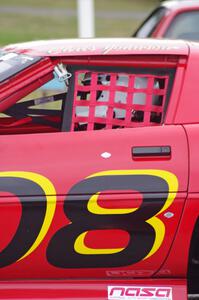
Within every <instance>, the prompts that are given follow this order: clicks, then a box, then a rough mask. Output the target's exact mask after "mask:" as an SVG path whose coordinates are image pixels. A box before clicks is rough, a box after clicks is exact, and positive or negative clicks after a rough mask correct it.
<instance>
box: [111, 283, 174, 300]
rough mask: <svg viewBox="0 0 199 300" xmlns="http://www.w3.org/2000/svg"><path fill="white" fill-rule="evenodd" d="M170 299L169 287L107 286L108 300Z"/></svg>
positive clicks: (170, 290)
mask: <svg viewBox="0 0 199 300" xmlns="http://www.w3.org/2000/svg"><path fill="white" fill-rule="evenodd" d="M159 299H162V300H172V299H173V298H172V288H171V287H149V286H108V300H159Z"/></svg>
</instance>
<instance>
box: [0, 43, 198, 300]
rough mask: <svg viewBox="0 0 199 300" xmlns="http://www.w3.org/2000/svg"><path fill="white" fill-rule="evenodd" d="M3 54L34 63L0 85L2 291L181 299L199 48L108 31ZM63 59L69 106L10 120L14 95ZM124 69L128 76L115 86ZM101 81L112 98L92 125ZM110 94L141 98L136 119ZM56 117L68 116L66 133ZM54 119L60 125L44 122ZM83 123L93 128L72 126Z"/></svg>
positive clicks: (190, 223)
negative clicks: (108, 35)
mask: <svg viewBox="0 0 199 300" xmlns="http://www.w3.org/2000/svg"><path fill="white" fill-rule="evenodd" d="M3 51H5V52H6V53H7V54H10V53H11V55H13V54H12V53H15V54H16V53H19V54H22V55H25V57H26V55H27V56H28V57H31V59H33V58H35V57H36V58H38V57H39V60H38V61H36V62H35V63H34V64H32V65H30V66H28V67H27V68H25V69H23V70H22V71H19V72H17V73H16V74H13V75H12V76H10V77H9V78H7V79H6V80H2V82H1V83H0V91H1V92H0V111H1V112H3V113H4V114H7V118H5V117H2V116H0V134H1V155H0V161H1V164H0V199H1V201H0V211H1V219H0V225H1V226H0V234H1V239H0V299H8V298H9V299H21V298H25V299H29V298H31V299H44V298H52V299H60V298H63V297H64V298H66V299H67V298H68V299H107V298H108V299H146V297H148V298H147V299H162V298H163V297H165V298H164V299H167V300H172V299H174V300H176V299H177V300H178V299H186V297H187V280H189V276H188V275H187V274H189V273H190V274H192V273H193V274H194V276H195V275H198V273H197V272H198V271H196V270H197V267H195V265H194V268H196V270H195V269H194V271H193V268H192V267H190V265H191V263H192V260H194V259H195V260H196V258H197V255H195V253H196V254H197V253H198V252H197V251H198V248H197V243H194V242H193V241H194V240H195V235H196V236H197V226H196V224H197V220H198V216H199V208H198V207H199V206H198V193H199V190H198V182H197V178H198V169H199V166H198V159H197V156H198V142H197V140H198V130H199V129H198V123H199V116H198V111H197V109H196V108H197V106H198V100H197V97H196V95H197V94H198V92H199V91H198V83H197V81H198V80H197V76H195V74H197V73H198V61H199V47H198V46H197V45H196V44H191V43H188V42H187V43H186V42H182V41H178V42H177V41H158V40H135V39H124V40H123V39H113V40H110V39H109V40H108V41H106V40H94V41H92V40H83V41H74V40H71V41H70V40H69V41H50V42H49V43H48V42H38V43H36V42H34V43H27V44H19V45H10V46H8V47H6V48H5V49H3ZM6 59H7V58H6ZM6 59H5V61H6ZM23 59H24V58H23ZM8 60H9V59H8ZM60 63H63V64H65V65H66V66H70V69H69V70H70V72H71V74H72V75H71V76H72V77H74V81H72V83H73V86H72V89H71V90H70V86H69V88H68V90H67V94H69V96H70V97H69V98H67V101H66V104H65V105H66V108H65V106H62V107H63V108H62V109H64V110H65V109H66V113H67V112H68V111H69V112H71V114H69V113H68V115H65V113H64V115H63V116H62V118H60V116H56V117H55V116H54V115H52V114H51V115H50V116H47V117H46V116H44V118H43V119H42V121H43V122H41V123H40V122H38V123H37V122H35V123H34V122H32V120H34V115H35V112H34V111H33V112H32V111H31V110H30V113H29V114H28V113H26V114H25V112H24V111H23V109H24V106H23V105H24V104H23V102H22V104H20V105H21V106H19V107H21V108H23V109H21V113H22V118H19V117H20V115H19V111H18V107H17V104H15V103H16V102H17V103H18V100H20V99H21V98H23V97H25V96H26V95H27V94H29V93H31V92H33V91H35V90H36V89H37V88H39V87H40V86H42V84H44V83H46V82H48V81H49V80H50V79H51V78H53V72H55V71H56V68H55V67H56V66H58V65H59V64H60ZM85 70H86V71H85ZM93 70H94V71H93ZM132 70H134V71H132ZM81 72H82V73H81ZM92 72H93V75H92ZM97 72H98V73H97ZM104 72H107V73H108V74H109V76H110V78H111V79H110V80H109V81H110V82H108V83H106V85H105V86H102V84H101V82H100V83H99V82H98V81H97V80H99V77H97V76H99V75H100V76H101V75H106V74H105V73H104ZM131 72H135V74H134V73H132V74H133V75H132V74H131ZM79 73H80V75H81V74H86V75H89V76H90V81H91V84H90V85H91V87H92V89H91V94H90V100H89V99H87V98H86V100H87V102H85V98H84V97H85V94H84V93H85V92H88V86H89V87H90V85H83V84H82V85H81V80H80V79H81V78H80V79H79V77H78V76H79ZM115 73H116V74H117V76H116V75H115ZM96 74H97V75H96ZM129 74H130V75H129ZM75 76H76V77H75ZM122 76H126V77H128V76H129V77H128V80H129V82H130V83H129V85H128V86H127V85H125V84H124V82H123V85H121V86H119V88H118V85H119V84H117V80H118V78H120V77H122ZM137 77H138V78H141V79H139V80H140V82H141V83H142V86H141V87H140V86H139V85H137V86H136V85H135V81H136V78H137ZM96 78H97V80H96ZM122 78H123V77H122ZM0 79H1V73H0ZM95 80H96V81H95ZM146 82H147V84H146ZM132 83H133V84H134V85H133V87H132V85H130V84H132ZM114 89H115V90H114ZM98 90H100V91H101V92H102V93H101V94H100V95H103V96H104V95H106V93H105V92H107V91H109V94H110V95H111V96H110V99H109V101H110V106H111V105H112V106H111V108H110V110H108V112H107V116H106V117H107V119H105V120H106V122H107V124H106V126H107V127H106V128H104V129H107V130H95V125H96V124H92V122H94V123H98V122H99V123H100V122H102V123H100V125H101V124H103V125H104V123H103V122H105V121H104V119H103V118H102V116H101V115H100V116H96V110H95V111H94V108H95V109H96V107H101V106H102V107H103V106H105V104H104V103H103V105H102V104H100V103H99V101H98V102H97V100H96V102H94V101H93V95H95V96H96V97H97V92H98ZM81 92H83V93H82V94H81ZM119 92H123V93H124V92H125V93H127V94H128V97H129V98H128V99H130V96H132V95H134V94H141V95H142V96H143V94H144V95H145V105H143V103H141V104H140V103H139V102H138V101H137V102H138V103H133V105H134V107H135V108H137V110H141V109H142V107H145V106H146V110H144V112H143V113H144V117H143V119H142V121H140V120H139V121H136V122H135V123H133V121H132V120H134V118H135V115H136V109H135V110H132V108H131V106H132V103H131V102H132V100H131V101H130V100H126V103H124V102H123V103H121V102H120V103H119V104H118V103H115V102H116V100H114V99H113V95H115V94H117V93H119ZM103 93H104V94H103ZM165 93H166V94H165ZM79 94H80V96H79ZM129 95H130V96H129ZM78 97H79V98H78ZM81 97H82V98H83V99H81ZM111 97H112V98H111ZM120 97H122V96H121V94H120ZM73 98H74V99H73ZM42 99H43V98H42ZM133 99H134V98H133ZM137 99H138V98H137ZM139 99H140V98H139ZM154 99H155V100H156V101H157V99H158V101H159V102H158V104H157V105H155V100H154ZM82 100H83V101H82ZM31 101H33V102H31V103H32V104H31V105H33V104H35V103H36V102H37V101H38V99H36V100H35V99H34V100H31ZM68 101H73V102H72V104H71V106H70V105H68ZM89 101H90V102H89ZM92 101H93V102H92ZM111 101H112V102H111ZM114 101H115V102H114ZM133 101H134V100H133ZM150 101H152V103H151V104H150V103H149V102H150ZM82 102H83V103H82ZM127 102H128V103H127ZM135 102H136V101H135ZM80 103H82V104H80ZM88 103H89V104H88ZM67 105H68V106H67ZM81 105H82V107H86V106H88V105H90V107H89V109H90V110H89V112H88V111H87V112H86V113H87V114H88V116H87V115H86V114H85V111H84V115H80V116H78V109H77V107H78V106H81ZM106 105H108V104H106ZM114 105H116V108H115V107H114ZM136 105H137V106H136ZM162 105H165V107H164V108H163V109H162V108H161V106H162ZM95 106H96V107H95ZM126 106H127V107H126ZM157 106H158V107H157ZM12 107H15V108H16V111H17V117H16V118H15V117H14V116H13V111H12V110H11V108H12ZM82 107H81V108H82ZM93 107H94V108H93ZM125 107H126V115H125V117H124V116H123V115H122V117H119V118H118V119H117V114H119V113H118V111H119V110H120V109H121V110H122V109H123V110H124V109H125ZM129 107H130V108H129ZM70 109H72V110H71V111H70ZM111 109H112V110H111ZM128 109H130V113H129V111H128ZM144 109H145V108H144ZM151 110H152V112H151ZM102 112H104V111H103V110H102ZM113 112H114V114H113ZM111 113H112V116H111V117H110V115H111ZM132 113H133V115H130V114H132ZM40 114H41V112H40V113H39V118H38V120H37V121H41V116H40ZM134 114H135V115H134ZM154 115H155V117H156V119H154ZM65 116H67V118H69V121H70V122H71V123H74V124H73V125H74V127H72V125H71V127H70V129H69V130H64V129H63V128H64V126H65V125H67V124H68V123H67V122H68V119H66V120H65ZM128 116H129V119H128V120H127V117H128ZM160 116H163V117H161V119H160ZM157 117H158V118H157ZM60 119H61V120H63V127H61V129H58V128H55V127H54V128H53V127H51V125H49V122H51V123H52V121H54V122H59V121H60ZM102 119H103V120H102ZM116 119H117V120H116ZM93 120H94V121H93ZM131 121H132V122H131ZM31 122H32V123H31ZM75 122H76V123H75ZM77 122H79V124H78V126H79V127H76V125H77ZM86 122H87V123H88V124H87V125H88V129H91V130H83V131H81V130H78V129H80V128H83V126H84V125H85V123H86ZM114 122H116V123H114ZM51 123H50V124H51ZM115 124H116V125H117V126H116V125H115ZM118 124H119V125H118ZM120 124H123V126H122V128H121V127H120ZM97 125H98V126H99V124H97ZM128 125H129V126H128ZM89 126H90V127H89ZM92 126H93V127H92ZM118 127H119V128H118ZM138 127H139V128H138ZM98 129H99V128H98ZM5 228H6V230H5ZM195 231H196V234H193V233H194V232H195ZM192 236H193V237H194V239H193V238H192ZM190 249H193V250H190ZM190 269H191V271H189V270H190ZM91 278H92V280H91ZM197 278H198V277H197ZM118 297H119V298H118ZM136 297H137V298H136ZM144 297H145V298H144Z"/></svg>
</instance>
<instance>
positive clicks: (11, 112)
mask: <svg viewBox="0 0 199 300" xmlns="http://www.w3.org/2000/svg"><path fill="white" fill-rule="evenodd" d="M52 77H53V79H52V80H50V81H49V82H47V83H45V84H44V85H42V86H41V87H39V88H37V89H36V90H34V91H33V92H32V93H30V94H29V95H27V96H26V97H24V98H22V99H20V100H19V101H18V102H17V103H15V104H14V105H12V106H11V107H9V108H8V109H6V110H5V111H4V112H3V113H1V114H0V134H9V133H36V132H54V131H60V130H61V122H62V110H63V102H64V101H65V98H66V93H67V89H68V87H67V84H68V82H66V81H67V80H66V79H61V73H59V72H56V71H54V72H53V76H52Z"/></svg>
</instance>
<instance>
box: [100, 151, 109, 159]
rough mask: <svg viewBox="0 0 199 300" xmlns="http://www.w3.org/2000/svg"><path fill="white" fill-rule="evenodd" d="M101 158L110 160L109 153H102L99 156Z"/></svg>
mask: <svg viewBox="0 0 199 300" xmlns="http://www.w3.org/2000/svg"><path fill="white" fill-rule="evenodd" d="M101 157H103V158H110V157H111V153H109V152H103V153H102V154H101Z"/></svg>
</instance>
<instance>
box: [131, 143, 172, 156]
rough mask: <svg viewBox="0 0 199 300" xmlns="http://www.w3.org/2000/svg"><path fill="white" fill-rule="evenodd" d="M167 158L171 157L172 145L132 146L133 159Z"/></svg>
mask: <svg viewBox="0 0 199 300" xmlns="http://www.w3.org/2000/svg"><path fill="white" fill-rule="evenodd" d="M153 157H154V158H166V159H169V158H170V157H171V147H170V146H146V147H145V146H144V147H132V158H133V159H145V158H146V159H147V158H153Z"/></svg>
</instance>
